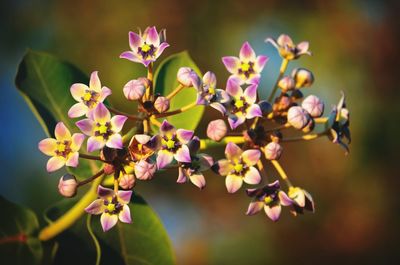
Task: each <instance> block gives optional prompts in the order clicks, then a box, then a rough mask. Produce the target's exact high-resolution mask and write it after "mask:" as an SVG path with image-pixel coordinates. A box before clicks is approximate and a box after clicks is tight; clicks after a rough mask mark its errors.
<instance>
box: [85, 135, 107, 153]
mask: <svg viewBox="0 0 400 265" xmlns="http://www.w3.org/2000/svg"><path fill="white" fill-rule="evenodd" d="M104 145H105V142H104V141H103V138H102V137H95V136H91V137H89V139H88V141H87V151H88V152H89V153H90V152H93V151H96V150H100V149H101V148H103V147H104Z"/></svg>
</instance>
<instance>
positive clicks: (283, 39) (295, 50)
mask: <svg viewBox="0 0 400 265" xmlns="http://www.w3.org/2000/svg"><path fill="white" fill-rule="evenodd" d="M265 42H269V43H271V44H272V45H273V46H274V47H275V48H276V49H277V50H278V52H279V54H280V55H281V57H282V58H284V59H286V60H293V59H297V58H299V57H300V56H301V55H303V54H308V55H311V52H310V51H309V50H308V48H309V43H308V42H307V41H302V42H300V43H299V44H297V45H295V44H294V43H293V41H292V39H291V38H290V37H289V36H288V35H286V34H281V35H280V36H279V37H278V39H277V40H275V39H273V38H267V39H266V40H265Z"/></svg>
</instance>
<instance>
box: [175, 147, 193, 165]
mask: <svg viewBox="0 0 400 265" xmlns="http://www.w3.org/2000/svg"><path fill="white" fill-rule="evenodd" d="M174 158H175V160H176V161H179V162H183V163H190V162H191V161H192V159H191V158H190V151H189V147H188V146H187V145H186V144H183V145H182V146H181V148H179V149H178V150H177V151H176V154H175V155H174Z"/></svg>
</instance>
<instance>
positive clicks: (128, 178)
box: [119, 174, 135, 190]
mask: <svg viewBox="0 0 400 265" xmlns="http://www.w3.org/2000/svg"><path fill="white" fill-rule="evenodd" d="M119 186H120V187H121V188H123V189H124V190H130V189H132V188H133V186H135V176H134V175H133V174H124V175H122V176H121V177H120V178H119Z"/></svg>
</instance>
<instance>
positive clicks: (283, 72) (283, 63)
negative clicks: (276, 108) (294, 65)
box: [268, 59, 289, 103]
mask: <svg viewBox="0 0 400 265" xmlns="http://www.w3.org/2000/svg"><path fill="white" fill-rule="evenodd" d="M288 64H289V60H287V59H282V64H281V68H280V70H279V75H278V78H277V79H276V82H275V85H274V87H273V89H272V92H271V94H270V95H269V97H268V102H269V103H271V102H272V100H273V99H274V97H275V93H276V91H277V90H278V83H279V80H281V78H282V76H283V75H284V74H285V71H286V68H287V66H288Z"/></svg>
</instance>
